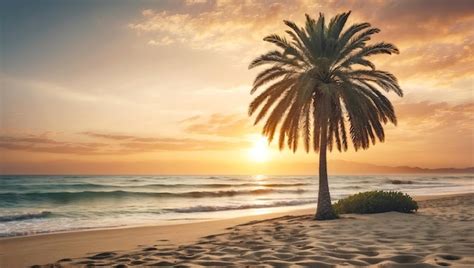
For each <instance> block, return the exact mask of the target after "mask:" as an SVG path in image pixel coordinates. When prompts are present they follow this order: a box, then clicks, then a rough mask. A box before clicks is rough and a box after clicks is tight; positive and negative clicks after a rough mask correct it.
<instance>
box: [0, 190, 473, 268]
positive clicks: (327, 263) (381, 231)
mask: <svg viewBox="0 0 474 268" xmlns="http://www.w3.org/2000/svg"><path fill="white" fill-rule="evenodd" d="M416 199H417V200H418V201H419V205H420V210H419V211H418V213H416V214H401V213H396V212H390V213H382V214H373V215H352V214H351V215H343V217H342V218H341V219H338V220H333V221H324V222H321V221H318V222H317V221H313V220H312V217H313V215H312V213H313V211H312V210H296V211H292V212H290V213H274V214H265V215H259V216H249V217H239V218H234V219H227V220H217V221H208V222H200V223H190V224H177V225H168V226H156V227H137V228H127V229H109V230H93V231H81V232H69V233H58V234H47V235H36V236H26V237H18V238H7V239H2V240H0V252H1V263H0V267H25V266H32V265H47V264H48V263H49V266H54V267H63V266H64V267H68V266H74V265H79V266H86V265H92V266H117V267H126V266H148V265H151V266H160V265H161V266H174V265H176V266H177V265H179V266H233V265H236V266H246V265H261V264H265V265H270V266H279V267H285V266H289V265H294V264H295V265H299V266H311V267H314V266H317V267H332V266H335V265H349V266H351V265H352V266H353V265H359V266H371V265H372V266H375V267H407V266H416V267H430V266H450V265H452V266H456V267H459V266H465V267H472V266H473V265H474V256H473V251H474V236H473V231H474V230H473V228H472V227H473V220H474V217H473V212H474V194H462V195H449V196H435V197H433V196H431V197H421V196H420V197H417V198H416Z"/></svg>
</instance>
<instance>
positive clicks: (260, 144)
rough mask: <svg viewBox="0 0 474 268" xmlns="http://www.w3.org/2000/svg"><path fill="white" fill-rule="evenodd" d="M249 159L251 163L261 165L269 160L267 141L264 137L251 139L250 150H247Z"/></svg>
mask: <svg viewBox="0 0 474 268" xmlns="http://www.w3.org/2000/svg"><path fill="white" fill-rule="evenodd" d="M249 157H250V159H251V160H252V161H254V162H257V163H262V162H266V161H268V159H269V158H270V151H269V148H268V140H267V139H266V138H265V137H262V136H257V137H255V138H254V139H253V145H252V148H250V150H249Z"/></svg>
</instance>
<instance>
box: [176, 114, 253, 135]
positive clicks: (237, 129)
mask: <svg viewBox="0 0 474 268" xmlns="http://www.w3.org/2000/svg"><path fill="white" fill-rule="evenodd" d="M181 123H183V124H184V125H185V131H187V132H188V133H195V134H206V135H215V136H225V137H242V136H245V135H248V134H250V133H251V132H252V128H251V124H250V119H249V118H247V117H244V116H242V115H241V114H220V113H215V114H211V115H210V116H193V117H190V118H187V119H185V120H183V121H181Z"/></svg>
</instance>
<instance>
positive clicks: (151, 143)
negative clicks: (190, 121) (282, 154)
mask: <svg viewBox="0 0 474 268" xmlns="http://www.w3.org/2000/svg"><path fill="white" fill-rule="evenodd" d="M79 134H81V135H83V136H87V137H89V138H92V139H93V140H94V142H78V141H62V140H60V139H52V138H48V137H44V136H41V135H31V134H30V135H21V134H20V135H15V136H14V135H8V136H7V135H3V136H0V149H4V150H12V151H25V152H41V153H54V154H72V155H122V154H139V153H152V152H161V151H220V150H230V149H235V148H242V147H244V146H247V143H246V142H245V141H228V140H215V139H191V138H165V137H145V136H134V135H122V134H111V133H102V132H90V131H89V132H81V133H79ZM97 141H99V142H97Z"/></svg>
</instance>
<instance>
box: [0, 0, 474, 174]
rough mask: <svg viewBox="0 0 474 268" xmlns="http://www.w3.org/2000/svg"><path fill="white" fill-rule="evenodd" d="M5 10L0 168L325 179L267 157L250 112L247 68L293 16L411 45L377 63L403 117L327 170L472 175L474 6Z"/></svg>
mask: <svg viewBox="0 0 474 268" xmlns="http://www.w3.org/2000/svg"><path fill="white" fill-rule="evenodd" d="M0 5H1V11H0V14H1V23H0V27H1V28H0V33H1V35H0V68H1V69H0V79H1V80H0V81H1V84H0V85H1V88H0V90H1V91H0V161H1V163H0V164H1V165H0V173H4V174H13V173H20V174H26V173H28V174H30V173H31V174H69V173H74V174H119V173H120V174H171V173H172V174H260V173H265V174H315V173H316V172H317V165H316V162H317V159H318V156H317V154H316V153H314V152H311V153H309V154H307V153H304V152H297V153H295V154H294V153H291V152H289V151H287V150H285V151H281V152H280V151H278V149H277V148H276V146H275V144H271V145H270V147H269V149H268V151H265V149H261V151H258V148H259V146H260V147H261V146H266V144H264V145H262V144H261V137H260V131H261V126H260V125H256V126H254V125H253V118H249V117H248V113H247V108H248V104H249V102H250V101H251V99H252V96H251V95H250V93H249V92H250V88H251V85H252V82H253V78H254V77H255V75H256V73H257V72H258V70H248V68H247V67H248V64H249V63H250V61H251V60H252V59H253V58H255V57H256V56H258V55H260V54H262V53H264V52H265V51H268V50H269V49H272V46H271V45H269V44H266V43H265V42H263V41H262V38H263V37H265V36H266V35H269V34H272V33H277V34H284V31H285V26H284V24H283V20H285V19H287V20H292V21H295V22H297V23H301V22H302V21H303V20H304V14H305V13H307V14H309V15H311V16H313V17H317V16H318V14H319V13H320V12H322V13H324V14H325V15H326V16H327V17H332V16H334V15H336V14H338V13H340V12H344V11H348V10H351V11H352V14H351V18H350V20H349V23H355V22H365V21H366V22H369V23H371V24H372V25H373V26H375V27H378V28H380V29H381V32H380V33H379V34H377V36H376V37H375V41H381V40H383V41H386V42H390V43H393V44H395V45H396V46H397V47H398V48H399V49H400V54H399V55H394V56H380V57H377V58H374V61H375V62H376V64H377V68H378V69H382V70H386V71H390V72H392V73H394V74H395V75H396V76H397V77H398V79H399V82H400V85H401V87H402V89H403V90H404V93H405V96H404V97H403V98H400V97H398V96H396V95H395V94H388V97H389V99H390V100H391V101H392V102H393V104H394V106H395V110H396V113H397V117H398V121H399V122H398V125H397V126H393V125H387V126H386V139H385V142H384V143H377V144H376V145H375V146H372V147H371V148H369V149H368V150H365V151H358V152H355V151H354V149H349V150H348V151H347V152H342V153H340V152H331V153H330V154H329V155H328V158H329V161H330V163H341V164H340V165H344V163H345V161H346V162H357V163H367V164H372V165H381V166H419V167H424V168H440V167H456V168H462V167H469V166H474V155H473V149H474V148H473V140H474V139H473V138H474V133H473V127H472V126H473V125H474V124H473V123H474V98H473V80H474V79H473V74H474V64H473V59H474V51H473V49H474V46H473V44H474V30H473V29H474V2H473V1H469V0H466V1H462V0H454V1H449V2H448V1H439V0H398V1H395V0H393V1H380V0H364V1H355V0H354V1H351V0H346V1H334V0H332V1H309V0H295V1H284V0H280V1H270V0H268V1H266V0H262V1H256V0H241V1H233V0H207V1H206V0H183V1H180V0H169V1H122V0H118V1H110V0H109V1H107V0H104V1H87V0H86V1H52V0H45V1H2V2H1V4H0ZM256 148H257V149H256ZM255 150H257V155H256V153H255ZM258 153H260V154H262V153H264V154H265V155H264V156H258ZM263 158H264V159H263ZM263 160H265V161H263ZM332 166H334V165H332ZM330 167H331V165H330ZM337 169H338V167H337V164H336V165H335V167H334V168H333V170H335V171H337ZM329 173H330V174H331V169H330V170H329Z"/></svg>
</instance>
